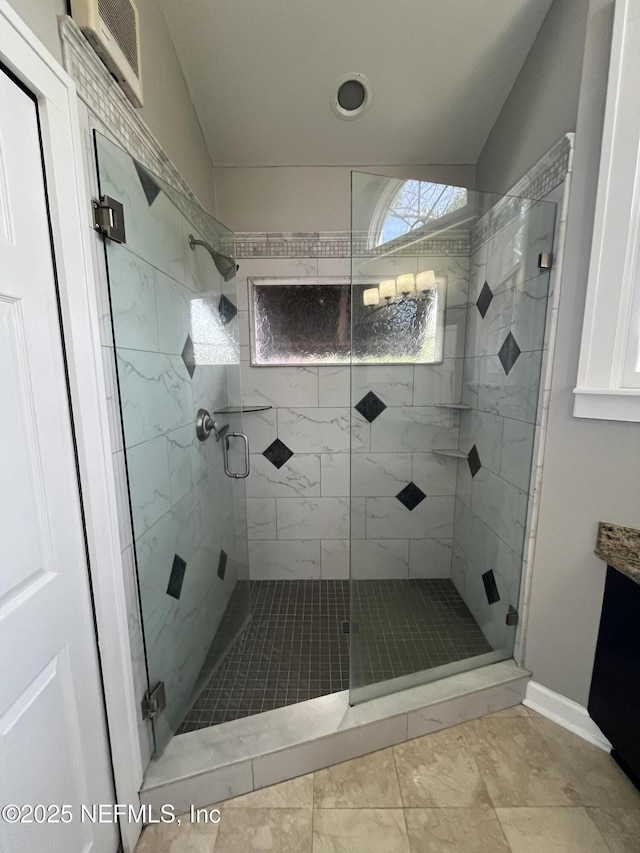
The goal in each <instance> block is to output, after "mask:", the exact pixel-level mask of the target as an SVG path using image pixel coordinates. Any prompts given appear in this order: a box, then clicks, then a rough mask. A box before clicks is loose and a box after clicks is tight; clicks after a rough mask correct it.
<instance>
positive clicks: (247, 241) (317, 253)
mask: <svg viewBox="0 0 640 853" xmlns="http://www.w3.org/2000/svg"><path fill="white" fill-rule="evenodd" d="M402 242H403V241H402V240H397V241H395V245H394V248H393V255H398V256H407V255H410V256H416V255H438V256H449V255H465V256H466V255H468V254H469V253H470V251H471V241H470V240H469V237H468V235H466V234H459V235H456V236H452V237H449V238H446V239H444V238H438V239H429V238H428V237H425V238H424V240H421V241H419V242H416V237H415V235H408V236H407V238H406V240H405V241H404V242H406V244H407V245H406V246H403V245H402ZM351 244H352V240H351V232H350V231H315V232H308V233H295V232H288V233H287V232H279V233H275V232H273V233H272V232H266V231H263V232H254V231H251V232H238V233H237V234H236V258H245V259H246V258H350V257H351ZM353 253H354V256H355V257H372V256H375V255H389V246H388V245H387V246H384V247H383V246H380V247H378V248H375V249H371V248H369V239H368V234H364V233H363V234H357V235H354V238H353Z"/></svg>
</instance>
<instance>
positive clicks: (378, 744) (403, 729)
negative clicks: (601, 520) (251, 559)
mask: <svg viewBox="0 0 640 853" xmlns="http://www.w3.org/2000/svg"><path fill="white" fill-rule="evenodd" d="M529 675H530V674H529V672H527V670H525V669H522V668H521V667H519V666H517V665H516V664H515V663H514V661H504V662H501V663H496V664H491V665H490V666H485V667H482V668H481V669H476V670H473V671H471V672H465V673H461V674H459V675H453V676H450V677H449V678H444V679H442V680H440V681H437V682H433V683H431V684H425V685H421V686H420V687H413V688H411V689H409V690H404V691H402V692H400V693H395V694H393V695H390V696H383V697H381V698H379V699H373V700H371V701H369V702H365V703H363V704H361V705H357V706H355V707H353V708H352V707H349V701H348V700H349V693H348V691H346V690H345V691H342V692H340V693H334V694H332V695H330V696H322V697H320V698H319V699H310V700H309V701H307V702H300V703H298V704H297V705H290V706H288V707H286V708H278V709H276V710H274V711H266V712H264V713H262V714H259V715H257V716H254V717H245V718H243V719H239V720H232V721H230V722H228V723H223V724H221V725H219V726H213V727H211V728H207V729H200V730H198V731H195V732H189V733H188V734H184V735H179V736H177V737H174V738H173V740H172V741H171V742H170V743H169V745H168V747H167V749H166V752H165V753H164V755H163V756H162V757H161V758H160V759H159V760H158V761H153V762H152V763H151V766H150V767H149V769H148V771H147V774H146V776H145V782H144V786H143V788H142V791H141V792H140V801H141V803H143V804H146V805H150V806H153V808H154V809H159V808H160V807H161V806H162V805H164V804H165V803H171V804H172V805H173V806H174V808H175V809H176V812H177V813H182V812H185V811H188V810H189V808H190V806H192V805H194V806H196V807H198V808H202V807H203V806H206V805H209V804H211V803H217V802H221V801H223V800H226V799H229V798H230V797H237V796H239V795H240V794H247V793H249V792H250V791H254V790H257V789H258V788H264V787H265V786H267V785H273V784H276V783H277V782H284V781H286V780H288V779H293V778H295V777H296V776H300V775H302V774H305V773H310V772H312V771H314V770H320V769H322V768H323V767H329V766H330V765H332V764H337V763H339V762H341V761H347V760H348V759H350V758H357V757H358V756H360V755H365V754H366V753H369V752H374V751H376V750H378V749H384V748H385V747H388V746H393V745H394V744H398V743H403V742H404V741H406V740H411V739H412V738H415V737H420V736H421V735H426V734H430V733H431V732H435V731H438V730H439V729H444V728H448V727H449V726H454V725H457V724H458V723H463V722H466V721H467V720H473V719H476V718H477V717H481V716H483V715H484V714H487V713H490V712H492V711H501V710H503V709H505V708H510V707H512V706H513V705H517V704H519V703H520V702H522V700H523V698H524V695H525V691H526V687H527V682H528V681H529Z"/></svg>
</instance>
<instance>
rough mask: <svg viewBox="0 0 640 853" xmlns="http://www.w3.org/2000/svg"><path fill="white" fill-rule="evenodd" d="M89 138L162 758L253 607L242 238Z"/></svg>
mask: <svg viewBox="0 0 640 853" xmlns="http://www.w3.org/2000/svg"><path fill="white" fill-rule="evenodd" d="M95 145H96V155H97V162H98V174H99V184H100V195H101V197H105V196H108V197H109V199H113V200H115V201H116V202H117V203H120V204H122V212H123V217H124V228H125V234H124V242H118V240H119V239H120V238H121V237H122V235H118V234H117V233H116V234H114V237H115V238H116V239H109V237H108V236H107V237H106V238H105V251H106V261H107V271H108V279H109V293H110V301H111V306H110V307H111V318H112V323H113V336H114V346H115V358H116V365H117V380H118V392H119V398H120V411H121V417H122V428H123V446H124V453H125V459H126V470H127V478H128V490H129V498H130V508H131V520H132V525H133V542H134V551H135V561H136V566H137V578H136V579H135V582H137V586H138V593H139V602H140V609H141V617H142V632H143V639H144V647H145V654H146V666H147V674H148V680H149V687H150V689H151V690H153V689H154V688H155V687H156V686H157V685H158V684H160V683H161V684H162V685H163V686H164V695H165V698H166V707H164V709H163V710H161V711H160V712H159V713H157V714H156V715H155V716H154V717H153V718H152V722H153V731H154V740H155V754H156V755H158V754H160V753H161V752H162V750H163V749H164V747H165V746H166V744H167V743H168V741H169V740H170V738H171V737H172V735H173V734H174V733H175V732H176V731H177V729H178V728H179V726H180V725H181V723H182V722H183V720H184V718H185V715H186V714H187V712H188V711H189V709H190V708H191V707H192V705H193V703H194V700H195V699H196V698H197V696H198V694H199V693H200V691H201V689H202V687H203V686H204V685H205V684H206V682H207V681H208V680H209V678H210V677H211V675H212V674H213V672H214V671H215V669H216V668H217V666H218V665H219V663H220V661H221V660H222V658H223V657H224V656H225V654H226V652H227V651H228V650H229V648H230V646H231V645H232V643H233V642H234V640H235V639H236V638H237V636H238V635H239V633H240V632H241V631H242V630H243V628H244V626H245V625H246V623H247V621H248V619H249V617H250V594H249V593H250V591H249V571H248V555H247V523H246V509H245V507H246V503H245V489H244V479H243V478H244V476H245V475H246V474H247V473H248V459H249V456H248V447H247V445H246V437H245V436H244V433H243V428H242V409H241V407H240V405H239V403H240V391H239V389H240V347H239V341H238V330H237V320H236V314H237V310H236V305H235V302H236V291H235V269H236V266H235V261H234V259H233V258H234V237H233V234H232V233H231V232H230V231H229V230H228V229H227V228H225V227H224V226H223V225H221V224H220V223H219V222H217V221H216V220H215V219H213V218H212V217H211V216H209V215H208V214H207V213H206V212H205V211H204V210H202V209H201V208H200V207H199V206H198V205H197V204H195V203H194V202H193V201H191V200H190V199H188V198H186V197H184V196H182V195H181V194H180V193H178V192H176V191H175V190H173V189H172V188H171V187H169V186H168V185H167V184H165V183H164V182H163V181H162V180H161V179H160V178H158V177H157V176H155V175H153V174H151V173H150V172H149V171H148V170H147V169H146V168H145V167H144V166H142V165H141V164H140V163H138V162H137V161H135V160H134V159H133V158H132V157H131V156H129V154H127V153H126V152H125V151H123V150H121V149H120V148H118V147H117V146H115V145H114V144H112V143H111V142H110V141H109V140H107V139H106V138H104V137H103V136H101V135H99V134H96V137H95ZM131 581H132V582H134V579H131ZM132 629H133V630H135V625H134V626H132Z"/></svg>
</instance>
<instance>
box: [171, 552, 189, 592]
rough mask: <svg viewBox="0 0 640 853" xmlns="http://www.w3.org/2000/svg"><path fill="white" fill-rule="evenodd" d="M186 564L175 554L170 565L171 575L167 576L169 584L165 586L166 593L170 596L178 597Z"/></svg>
mask: <svg viewBox="0 0 640 853" xmlns="http://www.w3.org/2000/svg"><path fill="white" fill-rule="evenodd" d="M186 568H187V564H186V563H185V561H184V560H183V559H182V557H179V556H178V555H177V554H176V555H175V557H174V558H173V566H172V567H171V575H170V577H169V586H168V587H167V595H170V596H171V597H172V598H178V599H179V598H180V593H181V592H182V583H183V581H184V572H185V569H186Z"/></svg>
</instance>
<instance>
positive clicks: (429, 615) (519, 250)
mask: <svg viewBox="0 0 640 853" xmlns="http://www.w3.org/2000/svg"><path fill="white" fill-rule="evenodd" d="M554 222H555V205H554V204H552V203H548V202H542V201H533V200H530V199H526V198H515V197H502V196H496V195H490V194H487V193H478V192H473V191H471V190H466V189H464V188H461V187H451V186H443V185H440V184H433V183H429V182H426V181H417V180H399V179H395V178H388V177H380V176H376V175H370V174H363V173H358V172H354V173H353V174H352V289H351V306H352V307H351V324H352V342H353V343H352V346H353V353H352V366H351V635H350V636H351V670H350V684H351V694H350V695H351V702H352V703H356V702H359V701H362V700H364V699H368V698H372V697H375V696H378V695H381V694H384V693H390V692H393V691H396V690H400V689H404V688H406V687H410V686H413V685H416V684H420V683H424V682H426V681H431V680H435V679H437V678H441V677H444V676H448V675H452V674H454V673H456V672H460V671H463V670H469V669H474V668H476V667H478V666H481V665H484V664H488V663H492V662H495V661H499V660H504V659H507V658H510V657H511V656H512V654H513V648H514V640H515V631H516V628H515V625H516V623H517V608H518V601H519V590H520V579H521V574H522V563H523V553H524V539H525V526H526V520H527V509H528V504H529V497H530V493H531V484H530V473H531V464H532V455H533V448H534V436H535V425H536V417H537V405H538V393H539V388H540V374H541V365H542V358H543V351H544V336H545V320H546V314H547V296H548V288H549V270H548V267H549V265H550V259H549V257H547V254H548V253H550V252H551V250H552V248H553V231H554ZM364 340H366V341H368V344H367V348H366V351H365V350H363V349H362V348H361V347H359V346H358V345H357V342H358V341H364Z"/></svg>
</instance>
